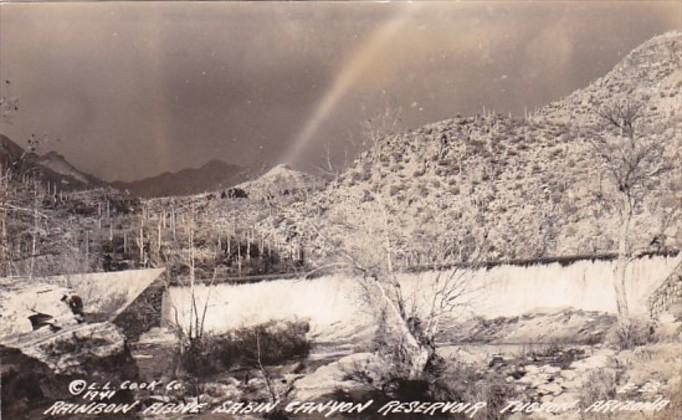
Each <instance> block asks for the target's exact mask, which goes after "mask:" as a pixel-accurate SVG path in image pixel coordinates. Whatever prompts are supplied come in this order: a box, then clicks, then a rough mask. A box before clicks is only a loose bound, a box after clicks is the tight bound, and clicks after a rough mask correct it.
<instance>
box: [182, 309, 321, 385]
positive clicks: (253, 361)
mask: <svg viewBox="0 0 682 420" xmlns="http://www.w3.org/2000/svg"><path fill="white" fill-rule="evenodd" d="M309 328H310V327H309V324H308V323H307V322H301V321H297V322H293V321H286V322H276V321H271V322H267V323H264V324H260V325H256V326H254V327H248V328H240V329H237V330H234V331H232V332H229V333H226V334H204V335H203V336H202V337H201V338H198V339H195V340H192V341H190V342H189V343H188V344H187V345H186V346H185V348H184V351H182V352H181V354H180V355H179V357H180V363H181V365H182V368H183V369H184V370H185V371H186V372H187V373H188V374H190V375H192V376H195V377H204V376H208V375H211V374H215V373H218V372H221V371H224V370H227V369H229V368H231V367H233V366H241V367H257V366H258V363H259V362H260V363H262V364H263V365H274V364H279V363H282V362H286V361H289V360H295V359H299V358H303V357H305V356H307V355H308V353H309V352H310V348H311V343H310V341H309V340H308V339H307V338H306V334H307V332H308V330H309Z"/></svg>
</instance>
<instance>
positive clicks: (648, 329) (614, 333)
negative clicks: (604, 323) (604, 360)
mask: <svg viewBox="0 0 682 420" xmlns="http://www.w3.org/2000/svg"><path fill="white" fill-rule="evenodd" d="M654 332H655V329H654V324H653V322H652V321H651V320H649V319H643V318H628V319H624V320H621V321H619V322H617V323H616V324H614V325H613V326H612V327H611V329H609V331H607V333H606V343H607V344H608V345H610V346H612V347H615V348H617V349H619V350H626V349H631V348H633V347H637V346H642V345H644V344H647V343H651V342H653V341H654Z"/></svg>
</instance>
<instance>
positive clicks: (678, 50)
mask: <svg viewBox="0 0 682 420" xmlns="http://www.w3.org/2000/svg"><path fill="white" fill-rule="evenodd" d="M681 60H682V33H679V32H674V33H668V34H664V35H661V36H658V37H655V38H653V39H651V40H649V41H647V42H646V43H644V44H643V45H641V46H640V47H638V48H637V49H635V50H634V51H632V52H631V53H630V54H629V55H628V56H627V57H625V58H624V59H623V60H622V61H621V62H620V63H619V64H618V65H617V66H616V67H615V68H614V69H613V70H612V71H611V72H609V73H608V74H607V75H605V76H604V77H602V78H600V79H598V80H596V81H594V82H593V83H591V84H590V85H589V86H587V87H586V88H584V89H580V90H578V91H576V92H574V93H572V94H571V95H569V96H568V97H566V98H564V99H562V100H559V101H557V102H554V103H551V104H549V105H547V106H546V107H544V108H542V109H540V110H538V111H537V112H536V113H534V114H532V115H529V116H527V117H526V118H513V117H508V116H503V115H499V114H496V113H487V114H484V115H475V116H468V117H464V116H456V117H454V118H452V119H449V120H444V121H440V122H437V123H433V124H429V125H426V126H424V127H421V128H418V129H415V130H411V131H408V132H405V133H399V134H391V135H387V136H385V137H384V138H382V139H381V140H380V141H378V142H377V143H376V144H375V145H374V146H373V147H372V148H371V149H370V150H367V151H366V152H364V153H362V154H361V155H360V156H359V158H358V159H357V160H356V161H355V162H354V164H353V165H352V167H350V168H349V169H348V170H347V171H346V172H345V173H343V174H342V175H341V176H339V177H338V179H336V180H335V181H333V182H331V183H330V184H329V185H328V186H326V188H325V189H323V190H322V191H320V192H319V193H317V194H315V195H314V196H312V197H308V198H307V199H306V200H303V201H299V202H296V203H292V204H291V205H290V206H288V207H287V208H282V209H281V211H280V212H279V213H277V214H275V215H273V216H271V217H267V218H265V219H264V220H262V221H261V222H260V229H262V230H265V231H271V232H276V233H277V234H278V235H280V236H281V237H284V238H292V237H295V238H296V239H295V240H300V241H302V242H303V243H304V244H305V246H307V247H310V249H311V254H310V255H311V256H314V258H317V261H318V262H319V261H322V260H324V259H325V257H326V256H328V255H331V254H333V253H334V249H335V248H337V247H338V246H340V245H341V244H340V243H339V240H336V239H337V238H342V237H344V236H347V235H348V231H349V230H348V229H349V226H348V223H347V222H348V221H350V222H353V221H354V220H358V219H359V220H363V219H365V220H363V221H364V222H365V223H367V221H366V218H367V217H368V215H371V214H373V212H376V208H385V209H387V211H388V214H389V215H390V218H391V224H390V225H389V230H391V231H393V232H399V233H401V235H400V237H396V238H395V239H394V246H395V247H396V249H395V254H396V258H397V259H398V260H399V261H404V262H405V263H406V265H414V264H419V263H424V262H426V258H425V257H424V256H423V255H421V254H423V253H424V250H425V249H426V248H429V247H433V244H441V245H442V247H445V248H452V249H454V253H457V249H460V250H461V249H462V247H463V246H466V242H472V241H475V242H477V243H478V244H479V245H480V244H482V245H481V246H482V247H484V249H483V251H484V253H485V255H486V258H488V259H514V258H536V257H541V256H549V255H571V254H591V253H598V252H611V251H615V250H616V242H617V232H618V228H619V224H618V220H619V219H618V217H617V214H618V208H616V207H615V206H613V203H612V202H611V201H608V200H605V199H604V197H605V196H607V195H609V194H610V195H611V196H616V195H617V194H615V191H614V189H615V187H614V186H613V185H611V184H610V182H609V180H608V179H607V173H606V170H605V168H604V166H603V164H602V161H600V159H598V158H597V156H596V155H595V153H594V149H593V147H591V141H592V140H593V139H594V138H596V137H598V136H602V137H603V136H610V135H615V134H616V133H615V132H614V130H613V129H612V128H611V127H610V126H609V124H608V123H606V122H605V121H604V119H603V118H602V117H600V116H599V112H600V110H601V109H603V107H604V106H608V104H610V103H614V102H615V101H630V102H632V103H641V104H642V108H641V118H640V119H639V120H638V121H637V127H636V129H637V131H636V132H637V134H636V135H638V136H643V137H647V138H653V139H655V141H656V142H659V143H660V145H661V146H662V149H663V150H664V154H665V155H666V156H667V157H671V156H672V155H674V154H675V153H677V154H678V155H679V152H680V149H682V143H681V139H680V136H681V135H680V131H679V129H680V128H682V119H681V118H680V116H681V115H682V114H681V113H680V105H681V103H680V98H681V97H682V69H681V68H680V63H681ZM652 136H653V137H652ZM678 162H679V160H678ZM679 172H680V168H679V165H678V167H677V168H675V171H672V172H666V173H665V174H662V175H661V174H656V175H655V176H654V177H652V179H651V183H650V185H651V188H657V191H656V192H655V193H654V195H655V196H656V197H658V198H661V197H666V198H669V200H668V201H667V207H666V208H665V209H664V208H663V205H662V204H661V203H658V202H657V203H653V202H647V203H642V204H643V205H642V206H640V207H638V208H637V209H636V211H635V217H634V221H633V224H634V227H633V231H634V232H633V234H632V235H631V236H632V237H633V238H636V240H635V243H634V244H633V246H634V248H636V249H639V250H644V249H648V248H650V245H651V244H652V243H655V244H656V245H657V246H659V247H660V246H662V245H663V246H664V245H669V246H675V245H676V244H677V243H679V242H678V241H679V240H680V238H681V237H682V229H680V226H682V223H680V220H679V219H675V220H672V221H671V220H668V221H664V220H663V219H664V218H663V214H664V213H666V211H664V210H669V209H670V207H671V206H673V207H674V206H678V207H679V205H680V203H679V201H674V200H679V199H680V197H681V196H680V195H679V192H680V189H681V188H682V183H680V178H679V177H680V173H679ZM666 214H667V213H666ZM379 219H381V218H379ZM379 219H378V220H379ZM310 226H314V227H315V228H314V229H309V227H310ZM358 226H359V227H360V228H362V225H358ZM368 226H369V225H368ZM662 226H663V227H662ZM365 227H367V226H365ZM292 233H297V234H292ZM330 238H335V240H330ZM466 238H471V239H472V241H467V240H465V239H466ZM654 238H658V239H656V240H654Z"/></svg>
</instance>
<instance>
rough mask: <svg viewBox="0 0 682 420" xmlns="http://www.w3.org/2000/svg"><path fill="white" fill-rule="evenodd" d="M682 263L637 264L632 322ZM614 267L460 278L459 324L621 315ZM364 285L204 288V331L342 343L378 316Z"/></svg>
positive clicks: (426, 288)
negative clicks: (280, 325)
mask: <svg viewBox="0 0 682 420" xmlns="http://www.w3.org/2000/svg"><path fill="white" fill-rule="evenodd" d="M680 258H681V257H680V256H677V257H666V256H649V257H643V258H640V259H638V260H635V261H633V262H632V263H631V264H630V265H629V266H628V270H627V278H626V288H627V293H628V297H629V304H630V311H631V313H632V314H633V315H638V314H639V315H647V314H648V313H649V310H648V305H647V300H648V299H649V297H650V295H651V294H652V293H653V292H654V290H656V289H657V288H658V287H659V286H660V285H661V284H662V283H663V282H664V280H665V279H666V278H667V277H669V276H670V273H671V272H672V271H673V270H674V269H675V267H676V265H677V264H678V263H679V261H680ZM614 273H615V261H603V260H580V261H575V262H573V263H571V264H568V265H562V264H559V263H551V264H543V265H530V266H515V265H499V266H496V267H493V268H490V269H481V270H470V271H462V272H456V273H455V274H454V275H456V276H461V278H460V277H457V281H456V282H457V283H460V284H465V285H466V286H464V289H462V290H463V292H464V293H463V297H462V298H461V302H462V303H463V306H462V308H461V310H460V311H459V313H458V314H457V316H458V317H462V318H464V317H468V316H472V315H476V316H483V317H487V318H494V317H499V316H516V315H522V314H525V313H530V312H557V311H560V310H563V309H567V308H573V309H581V310H586V311H601V312H606V313H615V312H616V303H615V301H616V299H615V293H614V288H613V284H614V278H615V274H614ZM451 274H453V271H444V272H434V271H427V272H422V273H418V274H415V273H406V274H400V275H399V276H398V277H399V281H400V283H401V289H402V291H403V295H404V296H406V297H407V299H408V300H409V304H410V305H412V304H414V306H415V307H416V308H418V310H421V311H425V310H427V308H428V307H429V304H430V302H431V301H432V298H433V291H434V287H433V285H434V283H435V282H436V281H437V280H436V279H437V277H438V275H440V276H441V277H440V279H441V281H442V280H443V278H444V277H443V276H448V275H451ZM362 296H363V293H362V289H361V287H359V281H358V279H355V278H352V277H348V276H343V275H330V276H324V277H320V278H316V279H312V280H306V279H287V280H284V279H282V280H274V281H267V282H260V283H252V284H241V285H231V284H219V285H213V286H206V285H197V286H196V287H195V299H196V302H197V306H198V307H199V308H200V310H201V308H203V305H204V303H205V302H207V304H208V307H207V315H206V321H205V328H206V329H207V330H210V331H215V332H220V331H225V330H229V329H232V328H238V327H242V326H249V325H255V324H259V323H263V322H268V321H270V320H287V319H289V320H291V319H307V320H309V321H310V323H311V328H312V332H313V333H316V332H317V333H320V334H323V335H324V336H325V337H327V338H329V339H333V338H332V337H331V336H343V335H350V334H354V333H357V332H358V330H359V329H366V328H371V324H372V319H373V318H372V316H371V311H372V310H373V309H375V308H373V307H368V304H367V303H366V301H365V300H363V298H362ZM190 302H191V293H190V290H189V288H187V287H184V288H183V287H171V288H170V289H169V290H168V291H167V292H166V294H165V296H164V304H163V314H162V316H163V320H164V321H165V322H167V323H175V322H180V323H183V324H184V325H186V324H187V322H189V321H188V320H189V308H190Z"/></svg>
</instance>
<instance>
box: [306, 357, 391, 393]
mask: <svg viewBox="0 0 682 420" xmlns="http://www.w3.org/2000/svg"><path fill="white" fill-rule="evenodd" d="M385 374H386V372H385V368H384V365H383V364H382V362H381V360H380V358H379V357H378V356H376V355H374V354H372V353H356V354H352V355H350V356H346V357H343V358H341V359H339V360H338V361H336V362H333V363H330V364H328V365H325V366H321V367H319V368H318V369H317V370H316V371H315V372H313V373H311V374H309V375H306V376H304V377H302V378H301V379H299V380H297V381H296V382H295V387H296V390H295V398H296V399H299V400H315V399H318V398H322V397H324V396H327V395H330V394H333V393H335V392H336V391H338V390H344V391H349V390H351V389H359V388H363V387H365V386H366V385H365V384H363V380H370V381H373V382H375V383H380V381H381V378H382V377H385ZM360 375H361V377H362V379H361V378H360ZM354 377H357V379H354Z"/></svg>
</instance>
